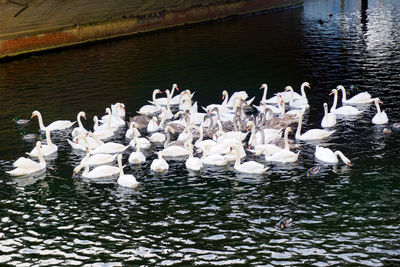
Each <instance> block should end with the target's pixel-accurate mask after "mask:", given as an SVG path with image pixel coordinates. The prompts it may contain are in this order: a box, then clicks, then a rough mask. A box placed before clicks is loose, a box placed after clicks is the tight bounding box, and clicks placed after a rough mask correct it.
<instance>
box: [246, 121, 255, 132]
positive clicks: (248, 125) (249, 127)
mask: <svg viewBox="0 0 400 267" xmlns="http://www.w3.org/2000/svg"><path fill="white" fill-rule="evenodd" d="M253 126H254V122H253V121H248V122H247V124H246V127H247V128H246V131H250V129H251V127H253Z"/></svg>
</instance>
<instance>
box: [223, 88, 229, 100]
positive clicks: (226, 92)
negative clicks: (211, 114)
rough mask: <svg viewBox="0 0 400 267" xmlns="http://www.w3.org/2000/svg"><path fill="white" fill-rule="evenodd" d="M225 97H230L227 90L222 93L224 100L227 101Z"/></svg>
mask: <svg viewBox="0 0 400 267" xmlns="http://www.w3.org/2000/svg"><path fill="white" fill-rule="evenodd" d="M225 97H228V91H226V90H224V91H222V99H225Z"/></svg>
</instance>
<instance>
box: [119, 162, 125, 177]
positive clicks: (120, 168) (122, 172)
mask: <svg viewBox="0 0 400 267" xmlns="http://www.w3.org/2000/svg"><path fill="white" fill-rule="evenodd" d="M118 168H119V176H120V177H121V176H124V169H123V168H122V159H121V157H118Z"/></svg>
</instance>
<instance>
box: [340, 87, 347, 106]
mask: <svg viewBox="0 0 400 267" xmlns="http://www.w3.org/2000/svg"><path fill="white" fill-rule="evenodd" d="M340 91H342V103H344V102H346V101H347V97H346V89H344V87H340Z"/></svg>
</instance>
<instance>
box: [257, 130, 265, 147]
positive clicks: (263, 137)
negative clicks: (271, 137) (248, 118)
mask: <svg viewBox="0 0 400 267" xmlns="http://www.w3.org/2000/svg"><path fill="white" fill-rule="evenodd" d="M258 131H259V132H260V135H261V144H263V145H264V144H265V133H264V130H263V129H261V128H259V129H258Z"/></svg>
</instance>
